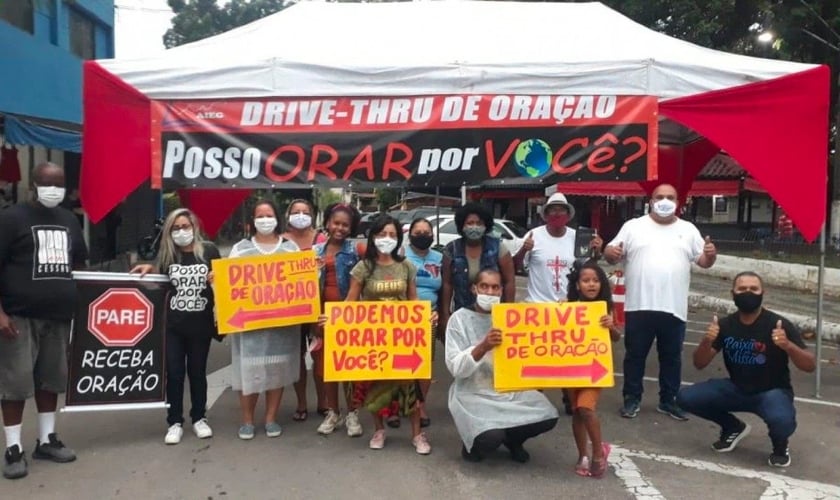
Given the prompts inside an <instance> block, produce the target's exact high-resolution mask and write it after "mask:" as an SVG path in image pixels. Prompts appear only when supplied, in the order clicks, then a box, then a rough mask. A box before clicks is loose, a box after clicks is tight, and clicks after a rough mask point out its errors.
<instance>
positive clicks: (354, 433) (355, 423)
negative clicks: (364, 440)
mask: <svg viewBox="0 0 840 500" xmlns="http://www.w3.org/2000/svg"><path fill="white" fill-rule="evenodd" d="M344 424H345V425H346V426H347V435H348V436H350V437H359V436H361V435H362V433H363V431H362V424H360V423H359V410H353V411H351V412H348V413H347V418H346V419H344Z"/></svg>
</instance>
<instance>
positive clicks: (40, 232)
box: [0, 163, 87, 479]
mask: <svg viewBox="0 0 840 500" xmlns="http://www.w3.org/2000/svg"><path fill="white" fill-rule="evenodd" d="M32 180H33V191H34V192H35V193H37V196H36V197H35V199H34V200H33V201H31V202H28V203H24V204H20V205H15V206H13V207H11V208H8V209H6V210H3V211H2V212H0V406H2V410H3V431H4V434H5V437H6V452H5V454H4V459H5V462H4V465H3V476H4V477H6V478H9V479H16V478H20V477H23V476H25V475H26V474H27V463H26V459H25V457H24V454H23V447H22V445H21V439H20V435H21V422H22V420H23V408H24V403H25V401H26V400H27V399H28V398H30V397H32V396H35V405H36V406H37V408H38V423H39V426H40V439H38V442H37V444H36V445H35V451H34V452H33V453H32V456H33V457H35V458H38V459H45V460H52V461H53V462H72V461H73V460H75V459H76V455H75V453H74V452H73V450H71V449H69V448H67V447H65V446H64V444H62V442H61V441H59V440H58V437H57V436H56V434H55V410H56V405H57V401H58V394H59V393H63V392H64V390H65V388H66V386H67V342H68V339H69V337H70V324H71V320H72V319H73V314H74V313H75V311H76V286H75V284H74V283H73V279H72V275H71V273H72V271H73V269H77V268H81V267H82V266H84V263H85V261H86V260H87V248H86V246H85V242H84V240H83V238H82V228H81V227H80V226H79V221H78V220H77V219H76V216H75V215H73V213H72V212H70V211H69V210H66V209H64V208H61V207H59V206H58V205H59V204H60V203H61V201H62V200H63V199H64V169H62V168H61V167H59V166H57V165H54V164H52V163H43V164H41V165H38V166H37V167H36V168H35V170H34V171H33V173H32Z"/></svg>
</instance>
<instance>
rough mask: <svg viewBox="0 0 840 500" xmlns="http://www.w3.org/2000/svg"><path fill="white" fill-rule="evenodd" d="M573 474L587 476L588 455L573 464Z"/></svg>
mask: <svg viewBox="0 0 840 500" xmlns="http://www.w3.org/2000/svg"><path fill="white" fill-rule="evenodd" d="M575 474H577V475H578V476H581V477H589V457H583V458H581V459H580V460H578V462H577V463H576V464H575Z"/></svg>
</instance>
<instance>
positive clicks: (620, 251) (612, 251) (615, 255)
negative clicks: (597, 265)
mask: <svg viewBox="0 0 840 500" xmlns="http://www.w3.org/2000/svg"><path fill="white" fill-rule="evenodd" d="M604 257H606V258H607V262H610V263H612V264H615V263H616V262H618V261H620V260H621V259H622V258H623V257H624V242H621V243H619V244H618V245H607V248H606V249H605V250H604Z"/></svg>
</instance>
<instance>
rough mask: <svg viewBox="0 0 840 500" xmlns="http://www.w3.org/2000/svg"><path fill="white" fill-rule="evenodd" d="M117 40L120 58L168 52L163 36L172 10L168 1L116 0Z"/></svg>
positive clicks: (118, 56) (116, 44) (115, 29)
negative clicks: (165, 50)
mask: <svg viewBox="0 0 840 500" xmlns="http://www.w3.org/2000/svg"><path fill="white" fill-rule="evenodd" d="M114 3H115V4H116V12H115V13H114V25H115V26H114V40H115V52H116V56H117V58H120V59H124V58H134V57H145V56H149V55H152V54H154V53H156V52H159V51H161V50H164V46H163V34H164V33H166V30H167V29H169V27H170V26H171V25H170V19H171V18H172V11H171V10H170V9H169V6H168V5H166V0H116V2H114Z"/></svg>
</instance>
